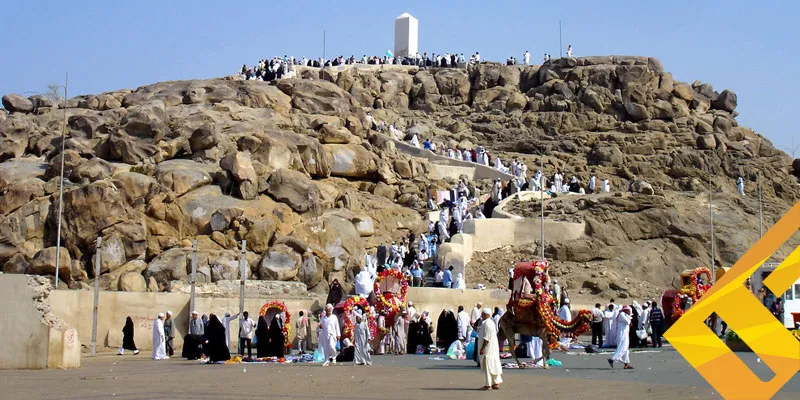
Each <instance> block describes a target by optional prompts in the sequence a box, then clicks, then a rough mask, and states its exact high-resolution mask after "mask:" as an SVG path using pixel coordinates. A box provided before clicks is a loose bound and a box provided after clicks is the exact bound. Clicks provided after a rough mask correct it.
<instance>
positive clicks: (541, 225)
mask: <svg viewBox="0 0 800 400" xmlns="http://www.w3.org/2000/svg"><path fill="white" fill-rule="evenodd" d="M539 157H541V159H542V175H541V176H540V177H539V203H540V205H541V209H542V220H541V222H539V228H540V229H541V231H542V232H541V234H542V261H544V183H543V182H544V153H540V154H539Z"/></svg>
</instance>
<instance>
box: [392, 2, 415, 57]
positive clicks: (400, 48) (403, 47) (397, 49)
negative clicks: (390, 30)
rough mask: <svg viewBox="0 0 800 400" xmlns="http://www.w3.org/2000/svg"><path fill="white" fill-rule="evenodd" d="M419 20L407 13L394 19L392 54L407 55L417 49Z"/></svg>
mask: <svg viewBox="0 0 800 400" xmlns="http://www.w3.org/2000/svg"><path fill="white" fill-rule="evenodd" d="M418 42H419V22H418V21H417V19H416V18H414V17H412V16H411V14H409V13H403V14H400V16H399V17H397V18H395V20H394V56H395V57H409V56H413V55H414V54H417V51H419V47H418Z"/></svg>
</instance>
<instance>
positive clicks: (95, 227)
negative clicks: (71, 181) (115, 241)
mask: <svg viewBox="0 0 800 400" xmlns="http://www.w3.org/2000/svg"><path fill="white" fill-rule="evenodd" d="M87 210H91V212H86V211H87ZM56 214H57V213H55V212H53V213H51V217H52V218H53V219H55V215H56ZM133 217H134V214H133V213H132V210H131V209H130V208H129V206H128V205H127V204H126V203H125V201H124V200H123V198H122V194H121V193H120V191H119V189H118V188H116V187H115V186H114V185H113V184H112V183H111V182H108V181H99V182H94V183H91V184H89V185H86V186H82V187H81V188H79V189H75V190H70V191H66V192H64V208H63V222H62V224H63V229H62V235H63V236H64V245H65V246H66V247H67V248H68V249H69V250H70V253H71V254H73V255H75V256H76V257H81V256H82V253H83V252H82V249H85V248H87V247H88V246H90V245H91V244H92V243H94V242H95V240H96V239H97V236H98V235H99V234H100V232H101V231H103V230H104V229H106V228H109V227H111V226H113V225H116V224H118V223H121V222H125V221H130V220H132V219H133ZM56 222H57V221H51V224H52V225H51V226H55V225H56Z"/></svg>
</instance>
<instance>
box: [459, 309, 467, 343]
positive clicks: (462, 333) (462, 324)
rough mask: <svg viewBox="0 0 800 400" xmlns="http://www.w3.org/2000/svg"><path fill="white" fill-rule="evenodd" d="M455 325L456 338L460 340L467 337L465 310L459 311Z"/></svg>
mask: <svg viewBox="0 0 800 400" xmlns="http://www.w3.org/2000/svg"><path fill="white" fill-rule="evenodd" d="M456 325H457V326H458V338H459V339H461V340H467V339H469V336H467V328H469V314H467V312H466V311H461V312H459V313H458V316H457V317H456Z"/></svg>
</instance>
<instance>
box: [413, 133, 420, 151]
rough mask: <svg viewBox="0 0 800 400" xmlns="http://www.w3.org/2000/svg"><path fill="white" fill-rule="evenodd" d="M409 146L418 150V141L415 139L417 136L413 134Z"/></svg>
mask: <svg viewBox="0 0 800 400" xmlns="http://www.w3.org/2000/svg"><path fill="white" fill-rule="evenodd" d="M411 145H412V146H414V147H416V148H419V139H418V138H417V134H416V133H415V134H414V136H412V137H411Z"/></svg>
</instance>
